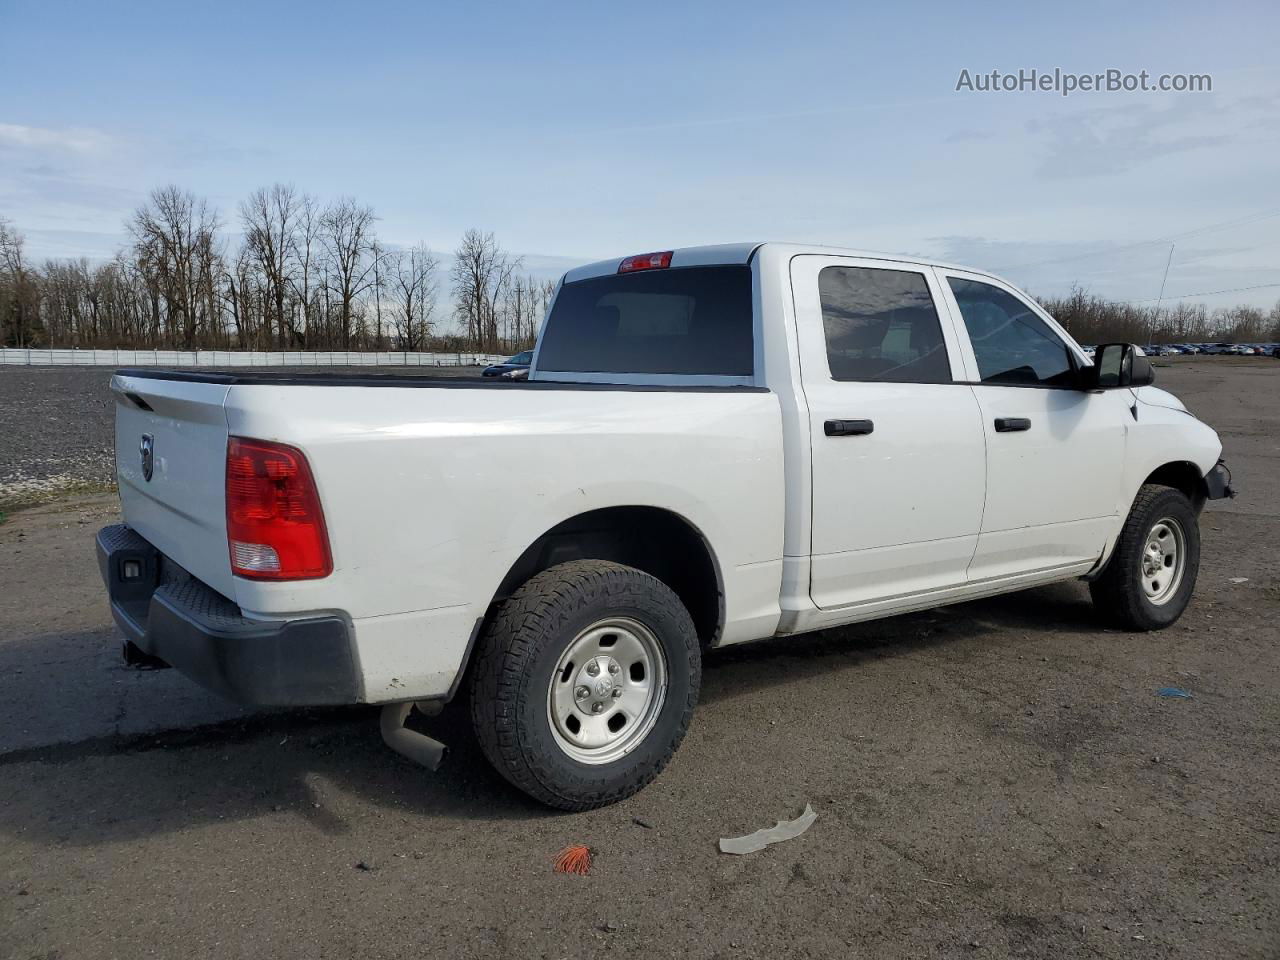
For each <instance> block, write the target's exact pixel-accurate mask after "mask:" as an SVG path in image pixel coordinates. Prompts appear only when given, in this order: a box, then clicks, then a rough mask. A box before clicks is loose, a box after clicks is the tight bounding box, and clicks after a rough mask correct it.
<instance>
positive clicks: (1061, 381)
mask: <svg viewBox="0 0 1280 960" xmlns="http://www.w3.org/2000/svg"><path fill="white" fill-rule="evenodd" d="M947 283H948V284H950V285H951V292H952V293H953V294H955V298H956V304H957V305H958V306H959V307H960V316H961V317H963V318H964V325H965V329H966V330H967V331H968V332H969V342H970V343H972V344H973V355H974V358H975V359H976V360H977V361H978V375H979V376H980V377H981V378H982V382H983V383H1007V384H1013V385H1025V386H1050V387H1053V386H1071V385H1072V382H1073V371H1074V369H1075V368H1074V365H1073V364H1072V362H1071V354H1070V353H1069V352H1068V350H1067V345H1066V344H1065V343H1064V342H1063V341H1062V338H1061V337H1059V336H1058V335H1057V334H1056V333H1054V332H1053V331H1052V330H1050V329H1049V325H1048V324H1047V323H1045V322H1044V321H1043V320H1041V319H1040V318H1039V317H1038V316H1036V314H1035V312H1034V311H1032V309H1031V307H1030V306H1028V305H1027V304H1025V303H1023V302H1022V301H1021V300H1019V299H1018V298H1017V297H1015V296H1014V295H1013V294H1011V293H1006V292H1005V291H1004V290H1001V289H1000V288H999V287H993V286H991V284H989V283H979V282H978V281H977V280H963V279H961V278H960V277H947Z"/></svg>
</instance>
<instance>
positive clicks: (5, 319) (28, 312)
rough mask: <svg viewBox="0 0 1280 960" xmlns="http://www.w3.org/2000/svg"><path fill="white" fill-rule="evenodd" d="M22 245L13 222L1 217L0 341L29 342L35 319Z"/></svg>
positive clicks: (36, 309)
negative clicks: (0, 281)
mask: <svg viewBox="0 0 1280 960" xmlns="http://www.w3.org/2000/svg"><path fill="white" fill-rule="evenodd" d="M25 245H26V241H25V240H24V238H23V236H22V234H20V233H18V232H17V230H15V229H14V228H13V223H12V222H11V221H9V220H6V219H4V218H3V217H0V269H3V271H4V280H5V283H4V286H3V289H0V345H9V344H12V345H13V346H15V347H28V346H31V341H32V339H33V336H32V335H33V333H34V332H35V331H34V329H33V328H34V327H35V326H36V324H37V323H38V318H39V309H40V306H39V302H38V300H37V299H36V290H35V287H34V284H33V283H32V276H31V271H30V270H29V269H28V267H27V262H26V258H25V256H24V247H25Z"/></svg>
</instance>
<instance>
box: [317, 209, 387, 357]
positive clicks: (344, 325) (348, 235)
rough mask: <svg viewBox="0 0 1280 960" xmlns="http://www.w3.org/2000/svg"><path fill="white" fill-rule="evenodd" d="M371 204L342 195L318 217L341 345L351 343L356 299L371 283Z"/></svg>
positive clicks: (348, 347)
mask: <svg viewBox="0 0 1280 960" xmlns="http://www.w3.org/2000/svg"><path fill="white" fill-rule="evenodd" d="M376 219H377V218H376V217H375V216H374V215H373V210H372V209H371V208H370V207H367V206H364V205H362V204H358V203H356V202H355V200H353V199H351V198H350V197H343V198H342V199H340V200H338V201H337V202H336V203H334V204H333V205H332V206H331V207H329V208H328V209H327V210H325V212H324V214H323V215H322V216H321V218H320V237H321V242H322V243H323V244H324V247H325V251H326V252H327V254H328V259H329V263H328V270H327V273H328V283H329V285H330V286H331V287H332V289H333V292H334V294H336V296H337V298H338V310H339V315H338V319H339V329H340V331H341V338H342V349H344V350H347V349H350V347H351V328H352V319H353V315H354V311H353V306H354V304H355V301H356V299H357V298H358V297H359V296H360V295H361V294H363V293H364V292H365V291H366V290H368V289H369V287H370V286H371V285H372V284H373V265H374V263H375V262H376V260H375V259H374V258H373V257H372V255H371V254H372V250H373V243H374V235H373V224H374V221H375V220H376Z"/></svg>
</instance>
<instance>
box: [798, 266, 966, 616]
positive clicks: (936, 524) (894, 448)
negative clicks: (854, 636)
mask: <svg viewBox="0 0 1280 960" xmlns="http://www.w3.org/2000/svg"><path fill="white" fill-rule="evenodd" d="M791 280H792V290H793V295H794V298H795V308H796V323H797V340H798V346H799V357H800V366H801V383H802V385H803V389H804V394H805V399H806V402H807V404H808V409H809V428H810V441H811V449H812V496H813V500H812V507H813V512H812V535H811V567H810V571H811V578H810V595H811V597H812V599H813V601H814V603H815V604H816V605H817V606H818V607H820V608H822V609H833V608H840V607H848V606H852V605H856V604H864V603H871V602H875V601H880V600H889V599H892V598H897V597H904V596H908V595H912V594H919V593H927V592H929V591H933V590H938V589H945V588H948V587H954V586H959V585H961V584H963V583H964V582H965V575H966V569H967V567H968V565H969V562H970V560H971V558H972V556H973V552H974V549H975V546H976V544H977V538H978V532H979V529H980V527H981V522H982V505H983V497H984V492H985V473H986V462H985V451H984V445H983V426H982V415H981V411H980V409H979V406H978V402H977V400H976V399H975V397H974V394H973V390H972V389H971V388H970V387H969V386H967V385H965V384H964V383H963V381H964V379H965V377H964V368H963V365H962V364H961V363H960V359H959V343H958V339H959V338H958V334H957V331H956V329H955V328H954V326H953V325H952V324H951V323H949V322H946V323H944V322H942V320H941V318H940V308H939V304H940V302H941V291H940V290H939V289H938V286H937V279H936V277H935V276H934V275H933V272H932V271H931V270H930V269H929V268H927V267H921V266H918V265H915V264H909V263H900V262H897V261H886V260H869V259H856V258H851V257H826V256H799V257H796V258H795V259H794V260H793V261H792V268H791Z"/></svg>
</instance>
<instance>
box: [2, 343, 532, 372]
mask: <svg viewBox="0 0 1280 960" xmlns="http://www.w3.org/2000/svg"><path fill="white" fill-rule="evenodd" d="M504 359H506V358H505V357H499V356H494V355H492V354H485V353H405V352H403V351H402V352H398V353H356V352H348V351H343V350H335V351H329V352H324V353H310V352H308V353H303V352H301V351H297V350H273V351H263V350H26V349H16V348H13V347H5V348H0V366H4V365H9V364H13V365H17V366H31V367H467V366H484V365H486V364H490V363H500V362H501V361H502V360H504Z"/></svg>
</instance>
